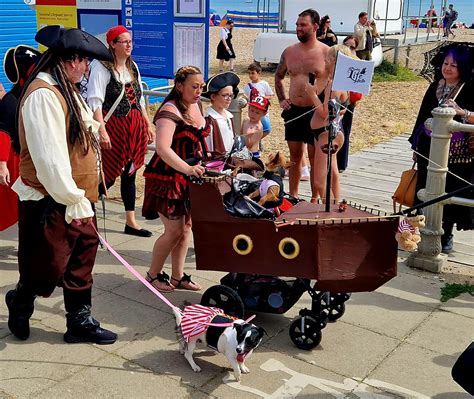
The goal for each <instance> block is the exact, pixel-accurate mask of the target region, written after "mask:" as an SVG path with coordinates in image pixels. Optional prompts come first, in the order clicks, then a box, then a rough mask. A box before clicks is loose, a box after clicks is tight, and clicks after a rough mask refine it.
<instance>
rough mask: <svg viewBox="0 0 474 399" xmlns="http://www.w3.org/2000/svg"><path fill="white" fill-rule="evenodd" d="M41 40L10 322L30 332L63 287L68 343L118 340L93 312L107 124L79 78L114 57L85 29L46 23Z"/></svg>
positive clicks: (25, 116) (28, 119)
mask: <svg viewBox="0 0 474 399" xmlns="http://www.w3.org/2000/svg"><path fill="white" fill-rule="evenodd" d="M35 40H36V41H37V42H38V43H40V44H42V45H43V46H45V47H47V48H48V50H47V51H46V52H45V53H44V54H43V55H42V57H41V59H40V60H39V61H38V65H37V66H36V68H35V70H34V71H33V72H32V74H31V76H30V77H29V78H28V80H27V81H26V83H25V86H24V88H23V91H22V94H21V96H20V98H19V106H18V134H19V139H20V145H21V151H20V177H19V178H18V179H17V180H16V182H15V184H14V185H13V187H12V188H13V190H15V192H16V193H17V194H18V197H19V199H20V203H19V206H18V207H19V209H18V210H19V219H18V268H19V272H20V278H19V281H18V284H17V286H16V289H14V290H10V291H8V292H7V294H6V296H5V302H6V304H7V307H8V328H9V329H10V331H11V332H12V333H13V335H15V337H17V338H18V339H21V340H25V339H27V338H28V337H29V336H30V325H29V319H30V317H31V316H32V314H33V311H34V301H35V298H36V297H37V296H43V297H49V296H50V295H51V294H52V293H53V291H54V289H55V288H56V287H57V286H59V287H62V289H63V295H64V307H65V309H66V312H67V313H66V320H67V321H66V326H67V331H66V333H65V334H64V340H65V341H66V342H67V343H79V342H93V343H96V344H101V345H107V344H113V343H114V342H115V341H116V339H117V335H116V334H115V333H113V332H112V331H109V330H106V329H104V328H102V327H101V326H100V323H99V322H98V321H97V320H95V319H94V318H93V317H92V315H91V307H92V269H93V267H94V262H95V257H96V254H97V248H98V246H99V239H98V237H97V231H96V225H97V222H96V218H95V212H94V203H95V202H97V197H98V190H97V188H98V185H99V163H100V155H99V152H100V147H99V141H98V129H99V123H98V122H97V121H95V120H94V118H93V114H92V111H91V110H90V108H89V107H88V106H87V104H86V103H85V102H84V100H83V99H82V97H81V95H80V93H79V91H78V89H77V86H76V85H77V84H78V83H79V82H80V81H81V80H82V79H83V76H84V75H85V74H87V73H88V69H89V60H90V59H91V58H95V59H99V60H104V61H105V60H111V56H110V53H109V52H108V51H107V48H106V47H105V46H104V45H103V44H102V42H101V41H100V40H98V39H96V38H95V37H94V36H92V35H90V34H88V33H87V32H85V31H82V30H80V29H66V28H61V27H60V26H59V25H51V26H46V27H44V28H42V29H41V30H39V31H38V32H37V33H36V36H35Z"/></svg>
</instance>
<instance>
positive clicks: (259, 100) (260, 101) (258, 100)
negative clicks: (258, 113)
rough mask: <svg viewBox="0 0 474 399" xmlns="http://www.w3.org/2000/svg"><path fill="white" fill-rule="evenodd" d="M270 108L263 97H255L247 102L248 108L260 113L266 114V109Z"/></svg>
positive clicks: (268, 102)
mask: <svg viewBox="0 0 474 399" xmlns="http://www.w3.org/2000/svg"><path fill="white" fill-rule="evenodd" d="M269 106H270V101H268V99H267V98H265V97H263V96H255V97H252V99H251V100H250V102H249V107H255V108H258V109H260V110H262V111H265V112H267V111H268V107H269Z"/></svg>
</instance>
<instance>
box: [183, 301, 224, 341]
mask: <svg viewBox="0 0 474 399" xmlns="http://www.w3.org/2000/svg"><path fill="white" fill-rule="evenodd" d="M223 314H224V311H223V310H222V309H219V308H212V307H209V306H202V305H189V306H185V308H184V310H183V319H182V322H181V331H182V334H183V338H184V340H185V341H186V342H189V340H190V339H191V338H192V337H194V336H195V335H199V334H202V333H203V332H204V331H206V330H207V329H208V327H209V325H208V323H211V322H212V319H214V317H216V316H217V315H223Z"/></svg>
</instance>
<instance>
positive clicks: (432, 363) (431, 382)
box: [364, 342, 471, 399]
mask: <svg viewBox="0 0 474 399" xmlns="http://www.w3.org/2000/svg"><path fill="white" fill-rule="evenodd" d="M466 346H467V345H466ZM455 361H456V356H454V355H451V356H448V355H444V354H440V353H439V352H434V351H431V350H429V349H424V348H420V347H418V346H416V345H413V344H411V343H408V342H407V343H402V344H401V345H400V347H398V348H397V350H396V351H394V352H393V353H391V354H390V356H388V357H387V358H386V359H385V360H384V361H383V362H382V363H381V364H380V365H379V366H378V367H377V368H376V369H375V370H374V371H373V372H372V373H370V375H369V376H368V381H367V380H364V382H367V383H370V380H378V381H390V383H392V384H394V385H399V386H402V387H405V388H407V389H410V390H412V391H414V392H417V393H418V395H417V396H411V397H424V398H438V399H441V398H445V399H448V398H453V399H454V398H459V399H461V398H466V399H467V398H470V397H471V396H470V395H468V394H467V393H465V392H464V391H463V390H462V388H461V387H460V386H459V385H457V384H456V383H455V382H454V381H453V379H452V378H451V368H452V367H453V364H454V362H455ZM421 395H423V396H421ZM406 397H410V396H406Z"/></svg>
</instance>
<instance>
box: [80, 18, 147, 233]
mask: <svg viewBox="0 0 474 399" xmlns="http://www.w3.org/2000/svg"><path fill="white" fill-rule="evenodd" d="M106 38H107V43H108V44H109V50H110V53H111V55H112V57H113V62H104V63H101V62H98V61H95V62H93V63H92V64H91V71H90V76H89V81H88V83H87V101H88V103H89V106H90V107H91V109H92V111H93V112H94V118H95V119H96V120H97V121H99V122H100V123H101V126H100V130H99V133H100V145H101V147H102V150H103V151H102V160H103V169H104V179H105V185H106V187H107V188H109V187H111V186H112V185H113V184H114V183H115V179H116V178H117V177H119V176H120V194H121V196H122V200H123V204H124V207H125V214H126V222H125V228H124V233H125V234H131V235H135V236H139V237H150V236H151V235H152V233H151V232H150V231H148V230H145V229H142V228H141V227H140V226H139V225H138V223H137V221H136V219H135V197H136V187H135V177H136V172H137V170H138V169H140V168H141V167H142V166H143V164H144V162H145V154H146V151H147V145H148V144H149V143H152V142H153V140H154V134H155V133H154V132H155V129H154V126H153V125H152V124H151V123H150V120H149V119H148V114H147V112H146V106H145V100H144V98H143V93H142V83H141V77H140V73H139V71H138V67H137V65H136V64H135V62H133V61H132V58H131V53H132V48H133V42H132V37H131V35H130V32H129V31H128V30H127V28H125V27H124V26H121V25H119V26H116V27H113V28H111V29H109V30H108V32H107V35H106Z"/></svg>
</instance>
